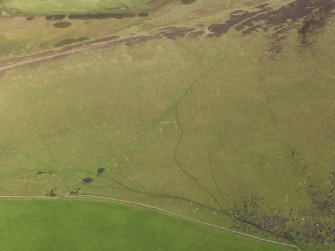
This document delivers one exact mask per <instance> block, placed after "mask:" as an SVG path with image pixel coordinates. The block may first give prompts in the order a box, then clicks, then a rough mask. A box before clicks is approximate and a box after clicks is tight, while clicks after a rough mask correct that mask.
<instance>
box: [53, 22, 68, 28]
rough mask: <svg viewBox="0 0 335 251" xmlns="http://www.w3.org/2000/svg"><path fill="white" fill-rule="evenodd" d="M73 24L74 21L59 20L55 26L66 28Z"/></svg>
mask: <svg viewBox="0 0 335 251" xmlns="http://www.w3.org/2000/svg"><path fill="white" fill-rule="evenodd" d="M71 25H72V23H70V22H57V23H55V24H54V27H56V28H60V29H64V28H67V27H70V26H71Z"/></svg>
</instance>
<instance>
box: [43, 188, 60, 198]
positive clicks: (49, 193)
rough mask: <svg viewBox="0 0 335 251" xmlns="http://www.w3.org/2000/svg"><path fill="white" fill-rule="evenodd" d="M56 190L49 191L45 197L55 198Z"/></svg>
mask: <svg viewBox="0 0 335 251" xmlns="http://www.w3.org/2000/svg"><path fill="white" fill-rule="evenodd" d="M56 189H57V188H53V189H50V191H49V192H47V193H46V196H50V197H56V196H57V194H56V193H55V190H56Z"/></svg>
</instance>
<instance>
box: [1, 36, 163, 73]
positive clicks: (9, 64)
mask: <svg viewBox="0 0 335 251" xmlns="http://www.w3.org/2000/svg"><path fill="white" fill-rule="evenodd" d="M157 37H158V36H157V35H149V34H138V35H135V36H125V37H117V36H108V37H104V38H100V39H96V40H93V41H89V42H85V43H79V44H75V45H69V46H67V47H64V48H62V49H59V50H48V51H44V52H40V53H36V54H33V55H29V56H22V57H17V58H10V59H6V60H0V72H4V71H6V70H10V69H14V68H17V67H21V66H24V65H29V64H32V63H37V62H42V61H46V60H49V59H53V58H59V57H63V56H66V55H70V54H74V53H78V52H83V51H88V50H95V49H99V48H103V47H105V46H110V45H113V44H118V43H122V42H125V43H127V42H129V43H131V42H134V41H138V42H141V41H146V40H150V39H153V38H157Z"/></svg>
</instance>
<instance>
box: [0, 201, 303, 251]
mask: <svg viewBox="0 0 335 251" xmlns="http://www.w3.org/2000/svg"><path fill="white" fill-rule="evenodd" d="M80 198H91V199H96V200H107V201H113V202H115V203H119V204H126V205H133V206H140V207H144V208H148V209H151V210H154V211H158V212H162V213H165V214H168V215H170V216H173V217H175V218H179V219H184V220H188V221H191V222H195V223H198V224H202V225H206V226H210V227H213V228H216V229H220V230H224V231H226V232H230V233H234V234H238V235H241V236H245V237H248V238H252V239H256V240H259V241H263V242H267V243H272V244H275V245H279V246H283V247H289V248H294V249H296V250H299V251H301V249H300V248H299V247H298V246H296V245H292V244H287V243H283V242H277V241H273V240H268V239H264V238H260V237H257V236H254V235H250V234H246V233H243V232H240V231H236V230H232V229H229V228H225V227H220V226H217V225H214V224H211V223H207V222H204V221H200V220H197V219H193V218H190V217H187V216H183V215H180V214H177V213H174V212H171V211H168V210H165V209H162V208H159V207H155V206H151V205H147V204H144V203H140V202H135V201H129V200H120V199H114V198H109V197H103V196H96V195H76V196H70V195H69V196H64V197H46V196H29V195H0V199H35V200H58V199H74V200H75V199H80Z"/></svg>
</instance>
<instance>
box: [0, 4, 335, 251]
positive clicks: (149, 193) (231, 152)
mask: <svg viewBox="0 0 335 251" xmlns="http://www.w3.org/2000/svg"><path fill="white" fill-rule="evenodd" d="M246 2H248V3H249V5H248V6H247V7H245V10H247V11H249V12H245V10H244V11H241V10H240V11H238V9H240V8H244V6H238V7H236V8H235V7H234V8H232V9H231V10H230V11H232V10H234V11H235V12H234V13H235V14H233V15H230V14H229V13H227V12H226V10H227V9H226V8H227V5H226V4H221V5H220V4H219V1H214V0H213V1H211V3H212V5H210V4H209V2H206V1H200V0H199V1H196V2H195V3H194V4H188V5H182V4H179V5H171V6H169V7H166V8H165V9H164V11H162V12H159V14H157V13H156V12H155V13H153V14H152V15H150V16H149V17H148V18H144V19H143V20H145V21H143V23H142V24H143V26H141V25H135V23H127V24H129V25H131V26H130V27H128V26H127V25H125V26H123V27H124V29H122V31H120V32H119V33H118V35H120V36H128V35H129V34H132V33H134V34H142V33H145V32H147V33H149V34H156V35H157V34H158V31H159V32H160V34H161V33H163V34H165V36H164V35H159V36H158V35H157V36H155V38H154V39H153V38H152V39H151V40H150V41H146V42H144V41H142V43H137V42H136V43H135V42H133V43H130V44H129V43H128V44H126V43H119V44H118V45H114V46H111V47H106V48H102V49H99V50H91V51H86V52H82V53H76V54H72V55H71V56H66V57H60V58H57V59H53V60H47V61H44V62H39V63H36V64H31V65H26V66H24V67H21V68H16V69H12V70H8V71H6V72H1V73H0V82H1V84H0V173H1V175H0V194H3V195H10V194H13V195H19V194H22V195H46V196H50V195H55V194H56V195H57V196H63V195H64V196H65V195H67V194H76V193H91V194H95V195H102V196H106V197H113V198H121V199H128V200H132V201H139V202H143V203H146V204H152V205H155V206H159V207H161V208H164V209H168V210H171V211H174V212H178V213H180V214H183V215H187V216H191V217H193V218H197V219H201V220H204V221H206V222H210V223H215V224H218V225H222V226H225V227H229V228H234V229H238V230H240V231H244V232H248V233H252V234H255V235H259V236H262V237H265V238H274V239H276V240H280V241H287V242H291V243H293V244H298V245H300V246H302V245H304V244H308V247H307V248H310V249H312V250H315V248H316V247H323V248H328V249H329V250H332V249H334V244H335V243H334V239H335V222H334V219H335V217H334V215H335V202H334V201H335V172H334V163H335V155H334V152H335V144H334V142H335V134H334V129H333V128H335V116H334V114H335V108H334V107H335V106H334V96H335V85H334V79H335V71H334V62H335V47H334V44H335V32H334V31H335V29H334V22H333V21H332V19H331V18H330V17H331V15H332V14H331V13H332V11H334V9H332V8H330V7H331V5H327V3H331V2H333V3H334V4H335V1H330V0H329V1H327V0H322V1H311V0H295V1H294V2H293V3H295V4H293V5H292V4H288V3H287V2H286V1H285V4H286V5H285V4H284V3H283V2H284V1H274V5H275V6H274V7H272V6H268V5H266V6H265V7H264V5H263V6H261V7H257V8H256V7H255V6H254V5H256V4H259V2H260V1H246ZM281 3H283V7H282V8H279V6H280V4H281ZM276 4H277V5H276ZM311 6H312V8H311ZM334 6H335V5H333V7H334ZM311 9H313V10H314V12H312V13H311V12H309V11H310V10H311ZM236 11H237V12H236ZM292 13H293V14H294V15H292ZM306 13H307V14H306ZM308 13H309V14H308ZM156 14H157V16H155V15H156ZM250 16H253V20H252V21H250V20H249V18H250ZM136 18H138V17H136ZM151 18H152V19H151ZM293 19H294V20H295V21H292V20H293ZM8 20H10V22H12V23H11V25H12V26H11V27H13V26H16V24H15V20H16V19H15V18H13V20H14V21H13V20H11V19H8ZM8 20H7V19H6V22H7V21H8ZM41 20H42V19H41V18H40V19H37V20H35V19H33V20H31V21H27V20H25V19H23V18H22V17H21V19H19V21H18V22H19V23H21V22H28V24H26V26H23V27H25V29H26V31H25V32H23V34H25V37H29V33H28V31H30V30H29V29H30V28H31V27H32V25H33V24H34V22H36V23H39V26H38V27H40V28H41V30H43V25H46V26H47V28H45V30H44V31H43V32H40V33H39V34H40V35H41V37H43V36H42V34H48V33H49V32H51V31H52V29H51V28H52V27H53V23H52V22H51V21H50V22H49V21H48V22H46V20H45V18H43V22H46V23H43V22H42V21H41ZM66 20H67V21H69V20H68V19H66ZM227 20H228V21H227ZM77 21H78V20H77ZM100 21H102V20H99V22H96V20H94V25H93V24H92V26H85V25H87V23H86V21H84V20H81V21H80V22H77V23H75V22H74V23H73V24H72V25H73V26H71V27H69V28H67V29H69V31H68V32H67V33H66V32H60V33H57V34H58V35H59V36H60V37H58V35H56V34H53V38H52V39H51V40H52V41H56V40H57V39H58V40H63V39H65V38H66V39H68V37H66V36H68V35H70V33H71V32H70V31H71V30H70V29H72V28H74V30H79V31H78V32H77V31H76V32H77V33H75V34H78V36H75V37H74V38H78V37H79V34H80V37H81V36H83V35H85V32H87V33H89V34H90V35H89V37H94V29H95V28H97V27H99V24H107V23H108V22H109V21H108V20H103V22H100ZM117 21H118V22H121V20H117ZM29 22H31V23H29ZM113 22H114V20H113ZM88 23H90V22H88ZM232 23H233V24H234V23H238V24H239V25H237V24H236V26H237V27H239V28H237V27H235V28H232V27H233V26H232ZM114 24H115V23H114ZM118 24H120V23H118ZM109 25H110V26H108V27H112V23H109ZM173 25H176V26H178V27H172V28H171V26H173ZM102 26H104V25H102ZM126 26H127V28H126ZM169 26H170V30H171V29H172V31H174V32H175V33H177V35H178V34H179V36H178V37H174V36H172V35H173V34H172V35H171V33H170V34H168V36H167V35H166V32H167V31H166V29H165V30H163V31H162V29H164V28H167V27H169ZM86 27H89V28H87V29H86ZM108 27H105V26H104V28H103V29H102V28H101V30H99V31H97V34H98V33H99V34H103V33H107V32H108ZM180 27H181V28H185V27H186V28H188V27H197V29H199V30H201V29H202V31H203V33H202V35H201V36H198V37H189V36H186V35H185V34H184V35H183V36H180V33H183V32H182V30H181V29H180ZM229 27H230V29H228V28H229ZM77 28H78V29H77ZM178 28H179V30H178ZM157 30H158V31H157ZM167 30H169V29H167ZM210 30H211V31H213V32H212V33H210ZM114 31H115V30H113V32H114ZM221 31H222V32H223V33H220V32H221ZM155 32H156V33H155ZM164 32H165V33H164ZM55 33H56V32H55ZM120 33H121V34H120ZM20 34H21V33H20ZM50 36H51V35H50ZM63 36H64V37H63ZM169 36H170V37H169ZM5 37H6V39H7V38H8V40H6V41H10V40H14V41H16V40H17V38H18V37H19V35H18V34H16V32H13V34H11V33H10V32H9V33H8V32H7V33H5ZM22 40H25V39H22ZM58 40H57V41H58ZM42 41H44V39H42ZM128 41H129V40H128ZM21 42H22V44H25V45H27V46H28V44H30V43H36V40H35V39H30V40H29V39H27V41H21V40H20V42H18V43H21ZM4 44H10V43H7V42H5V43H4ZM22 44H18V45H17V47H18V48H19V49H18V50H15V51H16V52H18V51H22V52H23V53H27V52H29V49H27V50H25V49H24V48H23V47H24V46H23V45H22ZM50 44H51V42H50ZM50 44H45V46H46V48H49V47H48V46H50ZM35 45H36V44H35ZM30 48H32V47H30ZM33 48H36V49H37V47H36V46H34V47H33ZM41 48H42V47H39V48H38V50H40V49H41ZM199 48H201V49H199ZM7 50H8V51H9V52H11V51H13V50H14V49H13V50H12V49H11V48H7ZM19 53H20V52H19ZM98 168H104V169H105V173H103V174H101V175H97V169H98ZM84 178H91V179H94V180H93V182H91V183H89V184H83V183H82V179H84ZM88 180H90V179H88ZM78 188H79V189H80V190H78ZM307 248H306V250H307Z"/></svg>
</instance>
